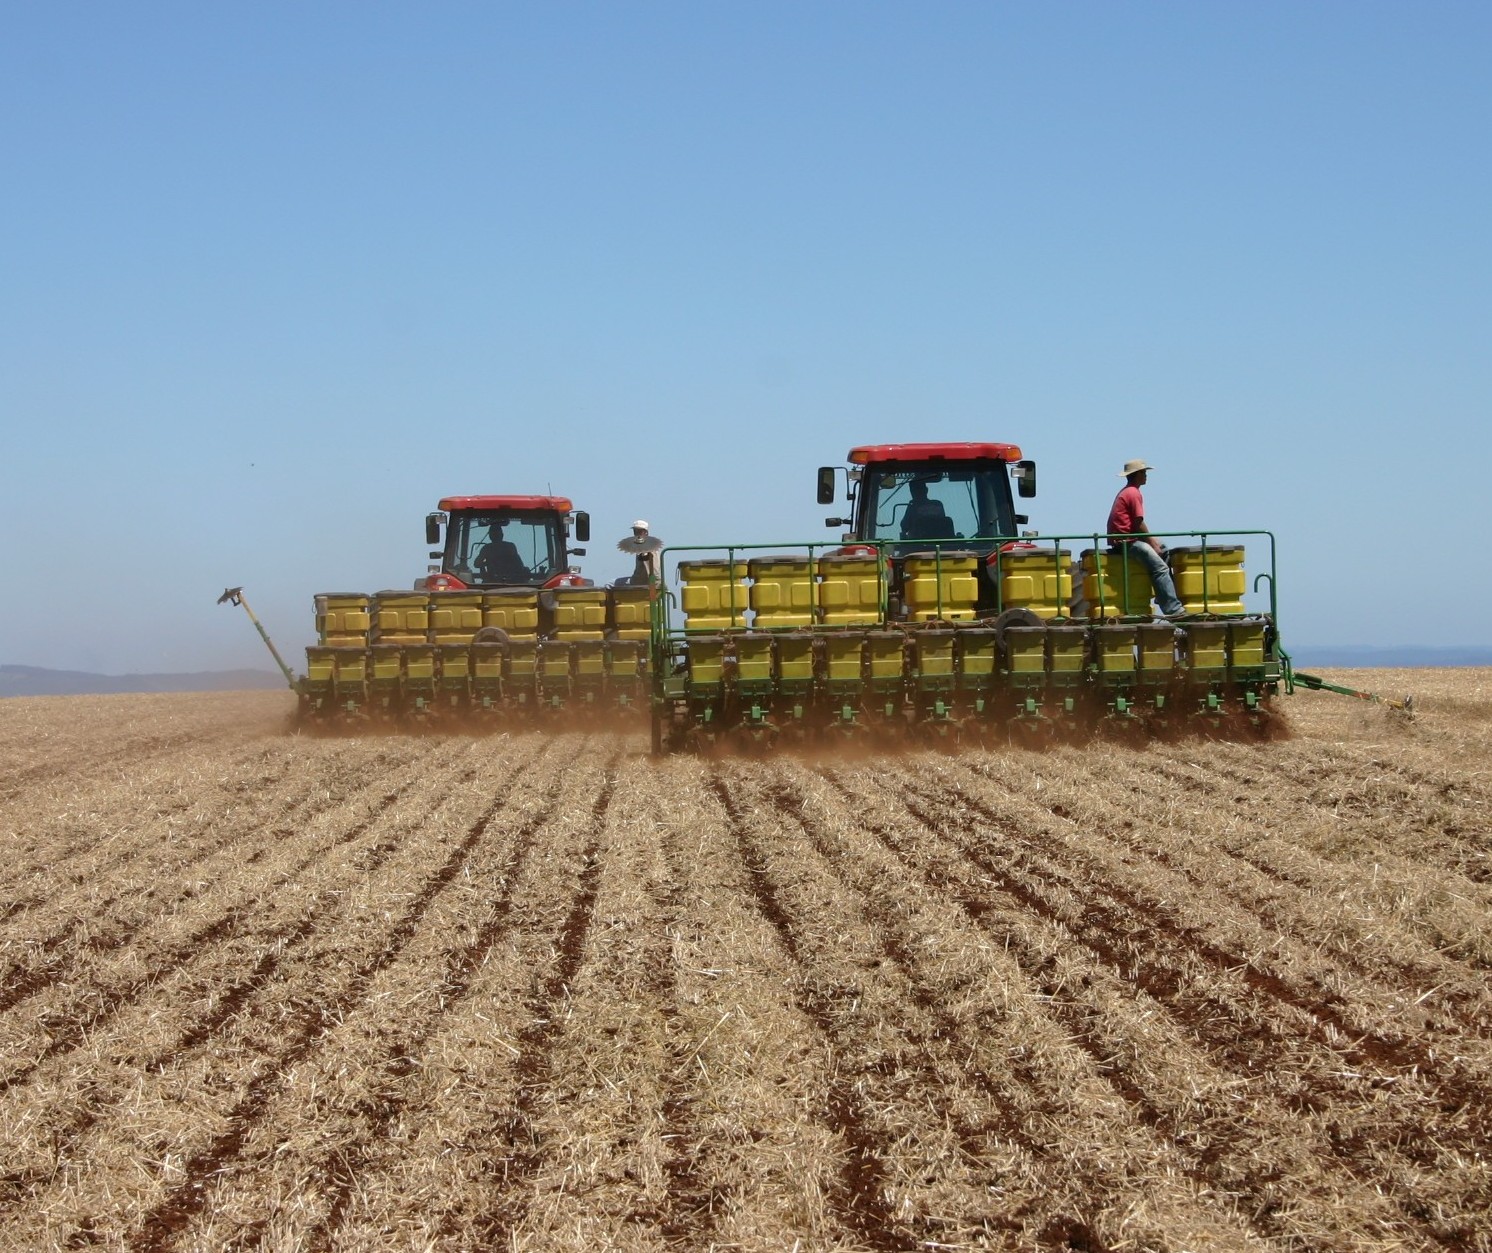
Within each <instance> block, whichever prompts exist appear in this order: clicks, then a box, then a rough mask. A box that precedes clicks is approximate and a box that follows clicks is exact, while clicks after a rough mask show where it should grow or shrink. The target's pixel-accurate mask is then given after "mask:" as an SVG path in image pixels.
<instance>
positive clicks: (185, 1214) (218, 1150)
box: [128, 779, 537, 1251]
mask: <svg viewBox="0 0 1492 1253" xmlns="http://www.w3.org/2000/svg"><path fill="white" fill-rule="evenodd" d="M513 783H514V781H513V780H511V779H510V781H509V783H508V786H507V787H505V788H504V789H503V790H502V791H501V792H500V794H499V795H498V797H497V799H495V800H494V801H493V802H491V804H490V805H489V806H488V807H487V809H486V810H485V812H484V813H483V814H482V815H481V817H480V818H478V820H477V821H475V822H474V823H473V824H472V825H471V826H470V828H469V829H468V830H467V832H466V834H465V835H464V837H463V838H462V839H461V840H460V841H459V842H457V844H456V845H455V846H454V847H453V848H452V849H451V850H450V852H449V853H448V854H447V855H446V857H445V858H444V860H443V861H442V862H441V863H440V865H439V866H438V868H437V869H436V870H435V872H434V873H433V874H432V875H430V876H429V877H428V879H427V880H426V881H425V883H424V884H423V885H422V887H421V888H420V889H419V891H418V892H417V893H415V894H414V895H413V897H412V899H411V900H410V901H409V903H408V905H407V907H406V908H405V909H404V910H403V912H402V913H401V915H400V916H399V917H398V918H397V920H395V921H394V923H393V925H392V926H391V927H389V928H388V929H387V930H386V931H385V932H384V934H383V935H382V936H381V937H380V939H381V943H380V944H379V946H378V947H377V949H376V950H375V951H374V952H372V953H371V954H370V955H368V956H367V957H365V958H364V960H363V961H362V962H361V963H360V964H359V965H358V966H357V967H356V968H354V969H353V970H352V971H351V972H350V973H349V974H347V975H345V976H344V977H343V978H342V979H341V980H340V981H339V986H338V987H337V989H336V1000H335V1004H334V1005H328V1004H326V1003H320V1004H318V1003H315V1002H312V1003H310V1004H306V1005H302V1006H299V1007H297V1009H296V1010H295V1016H294V1018H293V1019H292V1020H291V1021H289V1022H285V1023H281V1024H280V1025H279V1027H278V1030H277V1037H278V1042H279V1045H280V1047H279V1050H278V1051H277V1053H276V1056H275V1057H274V1058H273V1061H272V1062H271V1063H269V1064H266V1065H265V1066H263V1067H262V1068H261V1069H260V1071H259V1073H258V1074H257V1075H256V1076H255V1077H254V1078H253V1079H252V1080H250V1081H249V1083H248V1084H247V1085H246V1087H245V1089H244V1091H243V1093H242V1094H241V1096H240V1097H239V1099H238V1100H237V1102H236V1103H235V1105H234V1107H233V1108H232V1110H231V1111H230V1112H229V1113H228V1114H227V1116H226V1119H225V1121H226V1124H227V1128H228V1129H227V1130H225V1131H223V1132H221V1133H220V1134H218V1135H217V1136H215V1137H214V1138H213V1139H212V1140H211V1142H210V1143H208V1144H207V1145H206V1147H204V1148H203V1149H201V1150H200V1151H198V1152H197V1153H196V1154H194V1155H193V1156H192V1157H191V1158H190V1159H189V1160H188V1161H187V1162H186V1163H185V1166H184V1167H183V1169H182V1171H181V1175H182V1178H181V1179H180V1180H179V1181H177V1182H176V1183H175V1184H174V1185H173V1186H172V1187H170V1188H169V1189H168V1190H167V1191H166V1194H165V1196H164V1197H163V1198H162V1199H161V1200H160V1201H159V1202H157V1203H156V1204H155V1205H154V1206H153V1208H152V1209H151V1210H150V1212H149V1213H148V1214H147V1215H146V1216H145V1218H144V1220H143V1222H141V1223H140V1224H139V1225H138V1227H137V1228H136V1230H135V1231H134V1232H133V1234H132V1235H131V1236H130V1238H129V1241H128V1247H129V1248H130V1249H132V1250H140V1251H154V1250H163V1249H166V1248H169V1247H170V1245H171V1242H172V1240H173V1237H174V1233H176V1232H178V1231H180V1230H182V1229H183V1228H185V1227H186V1226H187V1225H188V1224H189V1223H190V1222H191V1221H192V1220H193V1218H194V1217H195V1216H196V1215H197V1214H198V1213H200V1212H201V1210H202V1209H203V1207H204V1205H205V1204H206V1202H207V1200H208V1198H209V1196H210V1195H211V1193H210V1191H209V1187H208V1185H209V1183H210V1181H211V1180H212V1179H213V1177H214V1176H217V1175H220V1174H222V1173H224V1172H226V1171H227V1170H228V1168H229V1167H230V1166H231V1164H232V1163H233V1162H235V1161H237V1160H238V1158H239V1156H240V1154H241V1153H242V1151H243V1147H244V1145H245V1143H246V1141H247V1139H248V1138H249V1136H250V1135H251V1133H252V1132H253V1129H254V1128H255V1126H256V1125H257V1124H258V1122H259V1121H260V1120H261V1118H262V1117H263V1115H264V1112H265V1111H266V1109H267V1108H268V1107H269V1105H270V1102H271V1101H272V1099H273V1098H274V1097H275V1095H276V1094H277V1093H278V1091H279V1090H280V1088H281V1086H282V1084H283V1083H284V1082H285V1076H286V1072H287V1071H291V1070H293V1069H294V1067H295V1066H296V1065H298V1064H300V1063H301V1062H303V1061H304V1060H305V1059H307V1058H308V1057H309V1056H310V1055H311V1054H312V1053H313V1051H314V1050H316V1049H317V1048H318V1047H319V1046H321V1044H322V1042H323V1040H324V1037H325V1030H326V1026H327V1023H328V1022H329V1021H338V1020H341V1019H343V1018H345V1017H346V1016H347V1015H349V1014H351V1013H353V1012H354V1011H355V1010H356V1008H357V1007H358V1006H359V1005H360V1004H361V1003H362V1002H363V1000H364V998H365V997H366V995H367V992H368V989H369V987H370V986H371V985H372V983H373V982H374V980H375V979H376V978H377V977H378V975H379V974H380V973H381V972H382V971H383V970H385V969H386V968H387V967H389V966H390V965H392V964H393V963H394V962H395V961H397V960H398V959H399V957H400V955H401V953H402V952H403V950H404V948H405V946H406V945H407V944H408V943H409V942H410V940H411V939H412V937H414V936H415V934H416V933H417V931H418V930H419V928H420V926H421V924H422V922H423V921H424V919H425V918H426V916H427V915H428V914H429V912H430V910H431V909H432V907H433V906H434V904H435V902H436V901H437V899H438V898H439V897H440V896H441V894H442V893H444V892H445V891H446V890H447V889H448V888H449V887H450V886H451V884H452V883H453V882H455V881H456V880H457V878H458V877H459V876H460V874H461V872H462V868H463V866H464V865H465V864H466V862H467V861H468V859H469V858H470V856H471V854H472V851H473V849H474V848H476V846H477V845H478V844H479V843H480V842H481V840H482V839H483V837H484V835H485V833H486V831H487V829H488V826H489V825H490V824H491V823H492V822H493V821H494V819H495V818H496V816H497V815H498V814H499V813H500V812H501V811H502V809H503V807H504V806H505V804H506V803H507V796H508V793H509V792H510V791H511V788H512V786H513ZM536 829H537V828H536Z"/></svg>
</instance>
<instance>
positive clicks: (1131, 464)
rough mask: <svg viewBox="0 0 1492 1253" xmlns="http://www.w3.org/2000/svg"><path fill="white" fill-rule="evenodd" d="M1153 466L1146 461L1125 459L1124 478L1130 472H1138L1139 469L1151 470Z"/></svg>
mask: <svg viewBox="0 0 1492 1253" xmlns="http://www.w3.org/2000/svg"><path fill="white" fill-rule="evenodd" d="M1153 469H1155V467H1154V466H1153V465H1151V464H1150V463H1149V462H1148V461H1126V462H1125V463H1124V475H1123V477H1124V478H1128V477H1129V476H1130V475H1131V474H1138V473H1139V472H1140V471H1141V470H1153Z"/></svg>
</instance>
